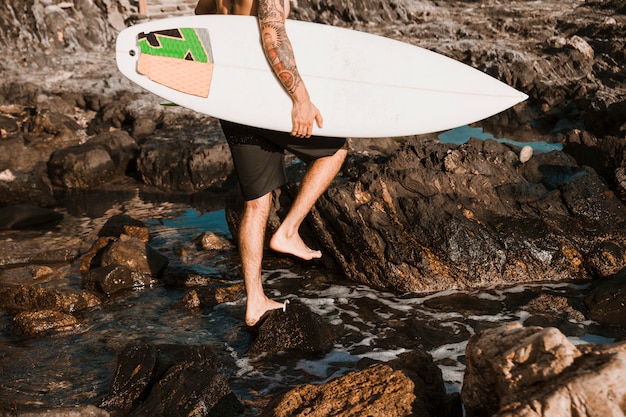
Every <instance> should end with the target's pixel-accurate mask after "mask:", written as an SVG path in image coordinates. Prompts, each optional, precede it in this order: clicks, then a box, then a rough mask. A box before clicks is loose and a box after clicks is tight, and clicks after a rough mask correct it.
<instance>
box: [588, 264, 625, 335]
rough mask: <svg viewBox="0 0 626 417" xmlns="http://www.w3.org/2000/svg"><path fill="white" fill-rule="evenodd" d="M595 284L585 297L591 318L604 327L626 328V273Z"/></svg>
mask: <svg viewBox="0 0 626 417" xmlns="http://www.w3.org/2000/svg"><path fill="white" fill-rule="evenodd" d="M594 284H595V285H594V286H593V289H592V290H591V292H590V293H589V294H588V295H587V296H586V297H585V304H586V305H587V308H588V309H589V313H588V315H589V318H590V319H591V320H594V321H596V322H598V323H599V324H600V325H602V326H618V327H626V315H625V314H624V308H625V306H626V272H624V271H622V272H621V273H619V274H616V275H615V276H614V277H612V278H610V279H606V280H602V281H599V282H596V283H594Z"/></svg>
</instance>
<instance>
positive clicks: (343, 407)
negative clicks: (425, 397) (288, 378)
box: [261, 364, 415, 417]
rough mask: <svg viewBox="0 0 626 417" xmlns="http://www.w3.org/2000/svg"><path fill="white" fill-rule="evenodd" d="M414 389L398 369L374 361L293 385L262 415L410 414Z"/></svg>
mask: <svg viewBox="0 0 626 417" xmlns="http://www.w3.org/2000/svg"><path fill="white" fill-rule="evenodd" d="M414 388H415V386H414V384H413V381H411V379H410V378H408V377H407V376H406V375H404V374H403V373H402V372H401V371H394V370H393V368H391V367H390V366H388V365H384V364H376V365H372V366H371V367H369V368H366V369H364V370H362V371H359V372H353V373H350V374H348V375H346V376H343V377H340V378H337V379H335V380H333V381H331V382H328V383H326V384H324V385H302V386H299V387H297V388H294V389H292V390H291V391H289V392H287V393H286V394H285V395H283V396H282V397H280V398H279V399H278V400H275V401H273V402H272V403H270V405H268V407H267V408H266V409H265V410H264V411H263V413H262V414H261V416H263V417H287V416H299V415H307V416H311V417H314V416H319V417H321V416H345V415H384V416H411V415H413V409H412V404H413V402H414V401H415V394H414V393H413V390H414Z"/></svg>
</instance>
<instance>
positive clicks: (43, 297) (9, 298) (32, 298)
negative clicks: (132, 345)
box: [0, 285, 100, 314]
mask: <svg viewBox="0 0 626 417" xmlns="http://www.w3.org/2000/svg"><path fill="white" fill-rule="evenodd" d="M98 305H100V300H99V299H98V297H96V296H95V295H94V294H92V293H90V292H88V291H59V290H55V289H52V288H42V287H35V286H28V285H16V286H7V287H1V288H0V310H3V311H6V312H9V313H19V312H24V311H37V310H55V311H61V312H63V313H68V314H69V313H73V312H76V311H81V310H86V309H90V308H93V307H96V306H98Z"/></svg>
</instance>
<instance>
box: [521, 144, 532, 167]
mask: <svg viewBox="0 0 626 417" xmlns="http://www.w3.org/2000/svg"><path fill="white" fill-rule="evenodd" d="M532 157H533V148H531V147H530V146H528V145H526V146H524V147H523V148H522V150H521V151H520V153H519V160H520V162H521V163H522V164H525V163H526V162H528V161H529V160H530V158H532Z"/></svg>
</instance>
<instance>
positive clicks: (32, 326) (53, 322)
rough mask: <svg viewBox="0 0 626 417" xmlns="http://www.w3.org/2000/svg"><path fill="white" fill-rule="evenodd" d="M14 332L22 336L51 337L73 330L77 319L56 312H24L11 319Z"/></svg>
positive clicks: (76, 325) (76, 324)
mask: <svg viewBox="0 0 626 417" xmlns="http://www.w3.org/2000/svg"><path fill="white" fill-rule="evenodd" d="M13 326H14V327H15V332H16V333H17V334H20V335H23V336H35V335H51V334H54V333H60V332H66V331H70V330H74V329H76V328H77V327H78V326H79V323H78V319H77V318H76V317H74V316H73V315H71V314H67V313H63V312H61V311H57V310H38V311H24V312H22V313H19V314H17V315H16V316H15V317H14V318H13Z"/></svg>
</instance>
